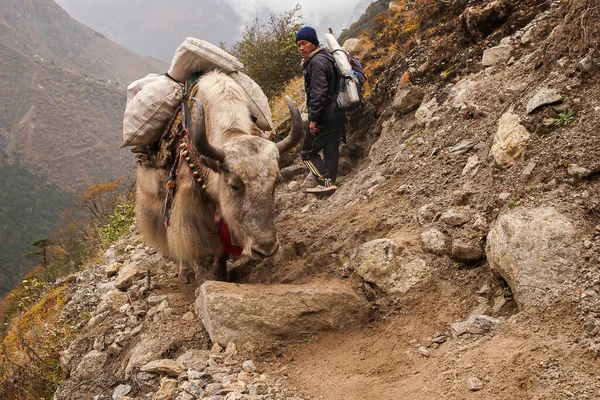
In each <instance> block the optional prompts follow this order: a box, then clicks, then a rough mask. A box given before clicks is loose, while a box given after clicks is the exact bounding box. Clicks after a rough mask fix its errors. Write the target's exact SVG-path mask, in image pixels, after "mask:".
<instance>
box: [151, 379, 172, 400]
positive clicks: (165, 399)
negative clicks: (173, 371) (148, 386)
mask: <svg viewBox="0 0 600 400" xmlns="http://www.w3.org/2000/svg"><path fill="white" fill-rule="evenodd" d="M176 387H177V380H176V379H170V378H167V377H165V378H163V379H161V381H160V389H159V391H158V392H157V393H156V395H155V396H154V400H170V399H172V398H173V397H174V394H175V388H176Z"/></svg>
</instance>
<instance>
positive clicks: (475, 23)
mask: <svg viewBox="0 0 600 400" xmlns="http://www.w3.org/2000/svg"><path fill="white" fill-rule="evenodd" d="M510 11H511V7H510V3H509V2H508V1H507V0H495V1H492V2H490V3H487V4H486V5H485V6H480V7H469V8H467V9H466V10H465V12H464V13H462V14H461V16H460V22H461V24H462V26H463V27H464V29H465V30H467V31H468V32H469V33H470V34H471V36H473V37H474V38H476V39H483V38H485V37H486V36H488V35H489V34H490V33H492V32H493V31H494V30H496V28H498V27H499V26H500V25H502V24H503V23H504V22H505V21H506V20H507V19H508V16H509V15H510Z"/></svg>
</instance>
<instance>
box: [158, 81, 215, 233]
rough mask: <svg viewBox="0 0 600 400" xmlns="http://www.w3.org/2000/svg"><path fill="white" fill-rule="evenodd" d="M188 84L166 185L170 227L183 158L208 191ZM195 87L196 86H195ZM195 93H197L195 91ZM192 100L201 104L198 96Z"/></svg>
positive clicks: (167, 214) (184, 89)
mask: <svg viewBox="0 0 600 400" xmlns="http://www.w3.org/2000/svg"><path fill="white" fill-rule="evenodd" d="M187 86H188V85H185V86H184V88H183V95H182V100H181V111H180V112H181V125H180V129H179V132H178V133H177V139H176V145H175V157H174V160H173V165H172V166H171V169H170V170H169V179H168V180H167V183H166V185H165V186H166V187H167V192H166V195H165V202H164V206H163V212H164V216H165V227H167V228H168V227H169V225H170V219H171V207H172V206H173V197H174V196H175V191H176V189H177V183H176V180H177V175H178V174H179V171H180V168H181V162H182V159H184V160H185V161H186V162H187V164H188V167H189V168H190V170H191V171H192V174H193V176H194V180H195V181H196V182H197V183H198V184H199V185H201V186H200V187H201V189H202V190H204V191H206V183H207V180H208V175H209V171H208V169H207V168H206V167H204V166H203V165H202V163H201V160H200V155H199V154H198V152H197V151H196V149H195V148H194V146H193V145H192V138H191V135H193V130H190V129H191V123H192V121H191V116H190V112H189V108H188V105H187V101H188V98H189V95H188V91H187ZM194 88H195V87H194ZM193 92H194V89H192V90H190V93H193ZM194 94H195V93H194ZM191 100H193V101H194V102H196V104H197V105H199V104H200V100H198V99H197V98H196V97H191Z"/></svg>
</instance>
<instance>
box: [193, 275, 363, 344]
mask: <svg viewBox="0 0 600 400" xmlns="http://www.w3.org/2000/svg"><path fill="white" fill-rule="evenodd" d="M195 306H196V313H197V314H198V316H199V317H200V318H201V319H202V322H203V324H204V327H205V328H206V330H207V331H208V334H209V335H210V338H211V340H212V341H213V342H216V343H220V344H222V345H225V344H227V343H229V342H234V343H253V344H256V345H259V346H260V345H268V344H270V343H273V342H275V341H276V340H280V339H286V338H294V337H299V336H305V335H311V334H315V333H318V332H322V331H331V330H340V329H346V328H349V327H351V326H357V325H359V324H361V323H362V322H364V321H365V320H366V318H367V314H368V310H369V306H368V302H367V301H366V300H365V299H364V298H362V297H360V296H358V295H357V294H356V293H355V292H354V291H353V290H352V289H351V288H349V287H347V286H344V285H342V284H332V283H328V284H327V285H318V284H306V285H238V284H234V283H226V282H215V281H208V282H205V283H203V284H202V286H201V287H200V289H199V294H198V297H197V299H196V304H195Z"/></svg>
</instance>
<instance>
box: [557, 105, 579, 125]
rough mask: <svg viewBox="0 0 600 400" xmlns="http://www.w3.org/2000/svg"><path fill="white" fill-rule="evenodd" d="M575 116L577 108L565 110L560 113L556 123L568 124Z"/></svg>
mask: <svg viewBox="0 0 600 400" xmlns="http://www.w3.org/2000/svg"><path fill="white" fill-rule="evenodd" d="M574 118H575V110H573V109H570V110H565V111H562V112H561V113H560V114H558V119H557V120H556V122H555V123H554V124H555V125H556V126H567V125H569V124H570V123H571V121H573V119H574Z"/></svg>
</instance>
